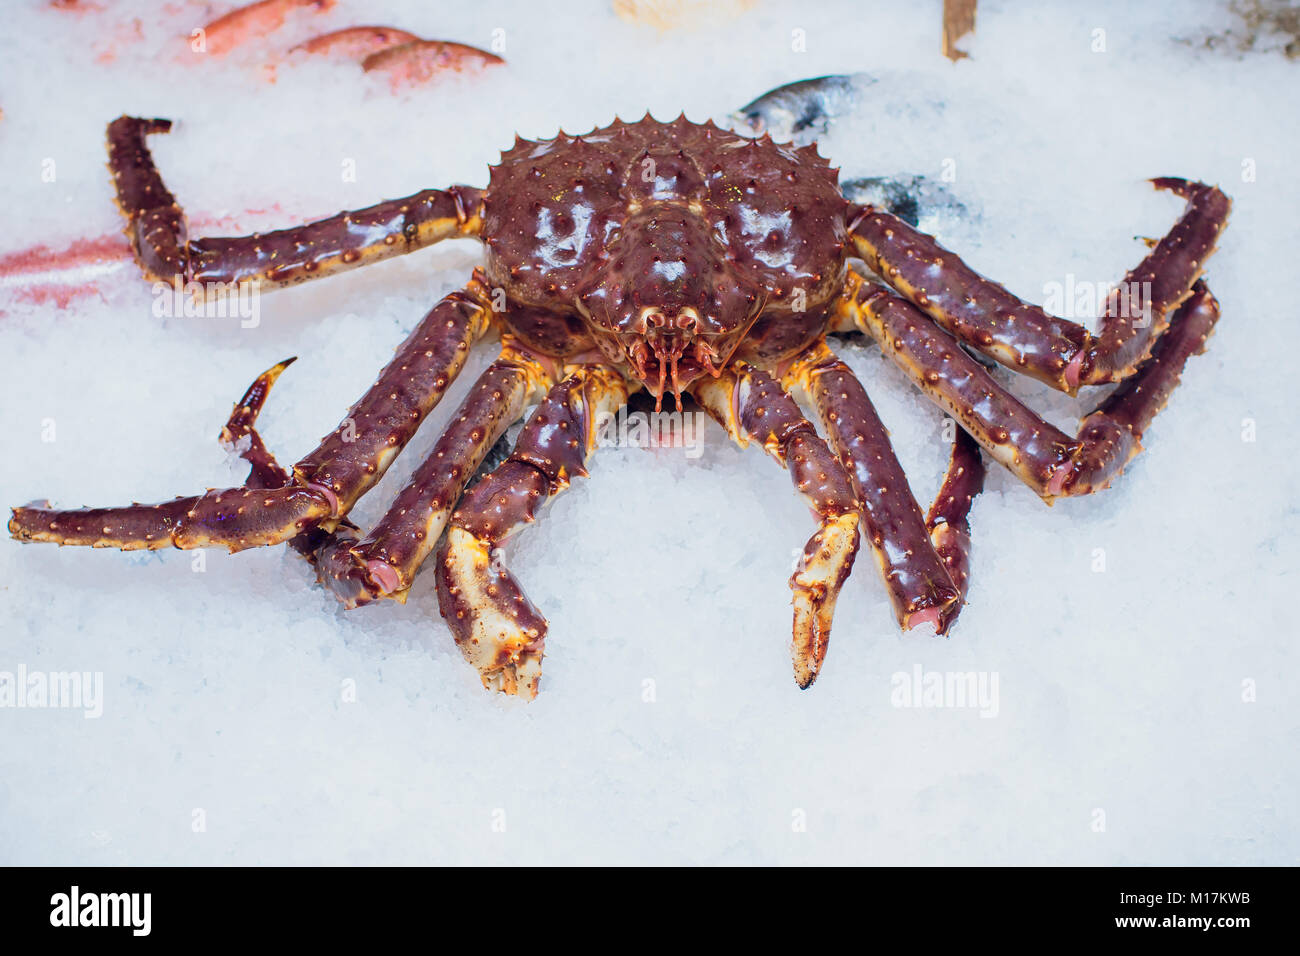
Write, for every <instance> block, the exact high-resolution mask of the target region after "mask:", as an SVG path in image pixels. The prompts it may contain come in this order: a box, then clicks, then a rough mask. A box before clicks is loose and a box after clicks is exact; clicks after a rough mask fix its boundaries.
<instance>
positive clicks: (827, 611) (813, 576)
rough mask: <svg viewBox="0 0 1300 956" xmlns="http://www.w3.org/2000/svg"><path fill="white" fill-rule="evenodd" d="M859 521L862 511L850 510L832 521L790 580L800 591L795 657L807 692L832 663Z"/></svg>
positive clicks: (815, 538) (799, 678) (816, 536)
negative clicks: (839, 601)
mask: <svg viewBox="0 0 1300 956" xmlns="http://www.w3.org/2000/svg"><path fill="white" fill-rule="evenodd" d="M858 517H859V516H858V514H857V512H848V513H846V514H842V515H839V516H838V517H834V518H830V519H829V520H827V522H826V523H825V524H824V525H822V527H821V528H819V529H818V530H817V533H816V534H814V535H813V536H812V538H811V539H809V541H808V544H807V546H806V547H805V548H804V552H803V557H801V558H800V559H799V567H798V568H797V569H796V570H795V573H794V575H793V576H792V577H791V578H790V590H791V591H793V592H794V637H793V639H792V641H791V643H790V657H791V659H792V660H793V662H794V679H795V683H796V684H798V685H799V687H800V688H801V689H803V690H807V689H808V688H809V687H811V686H812V683H813V681H815V680H816V679H817V675H818V674H819V673H820V672H821V668H822V661H824V660H825V659H826V648H827V646H828V645H829V643H830V636H831V618H832V617H834V615H835V599H836V598H837V597H839V593H840V586H841V585H842V584H843V583H844V580H845V579H846V578H847V577H848V576H849V571H850V570H852V568H853V556H854V555H855V554H857V551H858V537H859V536H858Z"/></svg>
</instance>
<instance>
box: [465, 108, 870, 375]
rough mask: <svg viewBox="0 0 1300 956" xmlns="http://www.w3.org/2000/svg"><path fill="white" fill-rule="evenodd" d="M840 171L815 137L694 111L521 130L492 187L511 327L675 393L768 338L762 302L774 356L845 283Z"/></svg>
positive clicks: (488, 235) (491, 231)
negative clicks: (745, 131)
mask: <svg viewBox="0 0 1300 956" xmlns="http://www.w3.org/2000/svg"><path fill="white" fill-rule="evenodd" d="M838 178H839V172H838V170H836V169H834V168H832V167H831V166H830V165H829V164H828V163H827V162H826V160H825V159H823V158H822V157H821V156H820V155H819V154H818V153H817V150H816V148H815V147H811V146H810V147H802V148H794V147H790V146H782V145H779V144H777V143H774V142H772V141H771V140H770V139H768V138H766V137H764V138H761V139H746V138H744V137H742V136H738V135H736V134H735V133H731V132H728V131H727V130H723V129H719V128H718V127H717V126H715V125H713V124H712V123H706V124H703V125H699V124H695V123H691V122H689V121H688V120H686V119H685V118H684V117H683V118H679V119H677V120H675V121H673V122H671V123H660V122H658V121H656V120H654V119H651V118H650V117H649V116H647V117H646V118H645V119H642V120H640V121H639V122H636V123H625V122H622V121H615V122H614V123H613V124H611V125H610V126H607V127H604V128H603V129H597V130H594V131H592V132H591V133H589V134H587V135H585V136H567V135H564V134H560V135H559V136H557V137H556V138H555V139H551V140H543V141H540V142H533V141H531V140H523V139H517V140H516V142H515V145H514V147H513V148H512V149H510V150H509V151H507V152H505V153H504V154H502V157H501V162H500V163H499V164H498V165H496V166H494V167H492V172H491V179H490V181H489V183H488V187H487V190H486V192H485V194H484V196H483V233H482V235H483V238H484V240H485V242H486V243H487V249H488V255H487V264H486V271H487V275H488V279H489V281H490V282H491V283H492V284H494V285H496V286H497V287H499V288H502V289H504V290H505V293H506V296H507V297H508V298H509V300H510V302H511V303H512V306H520V307H522V309H521V310H519V311H518V312H516V310H515V309H513V308H512V310H511V316H510V324H511V326H512V328H513V329H514V331H516V332H517V333H518V334H519V335H520V337H521V338H522V339H523V340H524V341H525V342H526V343H527V344H529V345H532V346H534V347H536V348H539V349H543V348H544V349H545V350H546V351H547V352H549V353H551V354H554V352H555V350H556V346H557V343H558V342H561V341H562V342H565V343H568V347H567V351H569V353H570V354H571V355H572V354H579V353H581V352H582V351H584V350H591V349H598V350H599V352H600V353H601V354H603V355H604V356H605V357H606V358H608V359H610V360H612V361H619V362H623V361H626V362H627V363H628V364H629V366H630V367H631V368H633V369H635V370H636V372H637V375H638V377H639V378H640V379H641V380H642V381H643V382H645V383H646V385H647V386H648V387H649V388H650V390H651V391H652V392H653V393H655V394H656V396H658V397H659V398H660V399H662V395H663V393H664V389H665V387H666V386H668V385H671V390H672V391H673V392H674V393H675V394H676V395H678V396H679V397H680V394H681V392H682V390H683V389H685V388H687V387H688V386H689V385H690V383H691V382H692V381H694V380H695V379H696V378H698V377H699V376H700V375H702V374H704V373H706V372H715V371H717V370H718V369H721V368H722V367H724V366H725V365H726V364H727V362H728V361H729V360H730V359H731V357H732V356H733V353H735V351H736V349H737V347H738V346H739V345H740V344H741V342H742V340H745V341H746V345H747V347H752V346H754V345H758V346H759V347H760V348H761V347H762V346H763V345H764V344H766V343H767V341H768V336H766V335H761V334H759V335H756V334H754V333H756V332H761V331H763V330H762V329H758V330H756V329H753V328H752V327H753V325H754V323H755V321H756V320H758V318H759V316H760V313H761V315H762V322H763V328H764V329H779V330H780V334H779V335H778V336H776V339H777V341H773V342H772V343H771V345H772V346H773V347H774V348H775V351H776V352H777V353H789V354H794V353H795V352H797V351H799V350H800V349H801V348H803V347H804V346H806V345H807V344H808V342H809V341H810V340H811V339H812V338H814V337H815V336H816V335H817V333H818V331H819V328H818V323H817V321H816V320H814V319H811V318H810V320H809V321H807V322H801V321H796V322H794V323H793V328H792V327H791V323H790V322H789V321H788V320H790V319H791V317H792V316H810V317H811V316H817V315H821V314H824V306H825V304H826V303H827V302H828V301H829V300H830V298H831V297H832V296H833V295H834V294H835V293H836V292H837V291H838V289H839V287H840V284H841V280H842V278H843V274H844V268H845V263H846V251H845V250H846V247H847V242H846V229H845V224H846V219H847V216H846V209H847V202H846V201H845V199H844V198H843V196H841V195H840V191H839V187H838ZM516 314H518V315H519V317H520V318H521V319H522V321H518V322H516V321H514V319H515V316H516ZM530 318H531V319H534V321H529V319H530ZM579 319H580V320H581V321H578V320H579ZM560 322H563V323H564V327H563V328H559V327H556V324H557V323H560ZM791 333H793V334H791Z"/></svg>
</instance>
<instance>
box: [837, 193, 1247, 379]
mask: <svg viewBox="0 0 1300 956" xmlns="http://www.w3.org/2000/svg"><path fill="white" fill-rule="evenodd" d="M1152 183H1153V184H1154V185H1155V187H1156V188H1157V189H1168V190H1170V191H1172V192H1173V193H1175V194H1176V195H1178V196H1181V197H1183V198H1184V199H1186V200H1187V208H1186V210H1185V211H1184V212H1183V215H1182V217H1181V218H1180V219H1179V220H1178V222H1177V223H1175V224H1174V227H1173V228H1172V229H1170V230H1169V233H1168V234H1167V235H1166V236H1165V237H1164V238H1163V239H1161V240H1160V241H1159V242H1157V243H1156V244H1155V245H1154V246H1153V248H1152V249H1151V252H1150V253H1149V254H1148V255H1147V257H1146V258H1145V259H1143V260H1142V263H1141V264H1140V265H1139V266H1138V267H1137V268H1136V269H1134V270H1133V271H1132V272H1130V273H1129V274H1128V275H1127V276H1125V277H1124V281H1123V282H1122V283H1121V284H1120V286H1119V287H1118V288H1117V290H1116V291H1115V292H1113V293H1112V294H1111V295H1110V296H1109V297H1108V299H1107V303H1106V308H1105V310H1104V311H1103V313H1102V316H1101V324H1100V327H1099V331H1098V332H1097V334H1096V335H1094V334H1092V333H1090V332H1089V331H1088V330H1087V329H1085V328H1084V327H1083V326H1081V325H1078V324H1076V323H1074V322H1069V321H1067V320H1065V319H1059V318H1057V317H1056V316H1053V315H1049V314H1048V313H1047V312H1044V311H1043V310H1042V309H1040V308H1039V307H1037V306H1034V305H1029V304H1028V303H1026V302H1024V301H1022V300H1021V299H1019V298H1017V297H1016V296H1014V295H1012V294H1011V293H1010V292H1008V291H1007V290H1006V289H1004V288H1002V286H1000V285H998V284H996V283H994V282H990V281H989V280H988V279H985V278H983V277H982V276H980V275H979V274H977V273H976V272H975V271H974V270H973V269H971V268H970V267H969V266H968V265H966V264H965V263H964V262H962V261H961V260H960V259H959V258H958V257H957V256H955V255H954V254H953V253H951V252H949V251H948V250H946V249H944V248H943V247H942V246H940V245H939V244H938V243H937V242H935V241H934V239H932V238H931V237H930V236H926V235H924V234H922V233H920V232H918V231H916V230H915V229H913V228H912V227H911V226H909V225H908V224H907V223H905V222H903V221H902V220H901V219H899V218H897V217H896V216H893V215H890V214H889V213H887V212H882V211H880V210H878V209H875V208H874V207H872V206H865V207H863V208H862V209H861V210H859V212H858V214H857V216H856V217H855V219H854V220H853V224H852V226H851V233H852V236H853V242H854V246H855V247H856V249H857V252H858V255H860V256H861V257H862V258H863V259H864V260H865V261H866V263H867V265H868V266H869V267H870V268H871V269H872V271H873V272H875V273H876V274H877V275H879V276H880V277H881V278H882V279H884V280H885V281H886V282H888V283H889V284H890V285H891V286H893V287H894V288H895V289H897V290H898V292H899V293H900V294H902V295H903V296H905V297H906V298H907V299H908V300H909V301H910V302H912V303H913V304H914V305H916V306H917V307H918V308H920V309H921V310H922V311H923V312H925V313H926V314H927V315H929V316H930V318H932V319H934V320H935V321H936V322H937V323H939V325H941V326H942V327H943V328H944V329H946V330H947V331H948V332H950V333H952V334H953V335H955V336H957V338H959V339H961V340H962V341H963V342H966V343H967V344H969V345H971V346H974V347H975V348H977V349H979V350H980V351H981V352H983V353H984V354H985V355H987V356H989V357H990V358H992V359H994V360H996V361H998V362H1001V363H1002V364H1003V365H1005V366H1007V367H1008V368H1010V369H1013V370H1015V371H1017V372H1023V373H1024V374H1026V375H1029V376H1032V377H1033V378H1036V379H1038V380H1040V381H1042V382H1046V383H1047V384H1048V385H1051V386H1052V387H1053V388H1057V389H1060V390H1061V391H1064V392H1069V393H1070V394H1073V393H1074V392H1075V391H1076V390H1077V389H1078V387H1079V386H1080V385H1101V384H1105V383H1107V382H1119V381H1122V380H1124V379H1125V378H1127V377H1128V376H1130V375H1132V374H1133V372H1134V371H1135V370H1136V369H1137V368H1138V366H1139V365H1141V364H1142V363H1143V362H1144V361H1145V360H1146V358H1147V357H1148V356H1149V355H1150V354H1151V349H1152V347H1153V346H1154V344H1155V342H1156V340H1157V339H1158V338H1159V337H1160V335H1161V334H1162V333H1163V332H1164V331H1165V329H1167V328H1168V327H1169V321H1170V320H1169V316H1170V315H1171V314H1172V313H1173V312H1174V310H1175V309H1177V307H1178V306H1179V305H1181V304H1182V303H1183V301H1184V300H1186V299H1187V297H1188V296H1189V295H1190V294H1191V291H1192V285H1193V283H1195V282H1196V280H1197V279H1198V278H1199V277H1200V275H1201V272H1202V269H1203V267H1204V265H1205V260H1206V259H1207V258H1209V256H1210V253H1212V252H1213V251H1214V248H1215V243H1216V242H1217V241H1218V238H1219V234H1220V233H1221V232H1222V231H1223V228H1224V226H1225V225H1226V224H1227V221H1228V210H1229V207H1230V206H1231V202H1230V200H1229V199H1228V197H1227V196H1225V195H1224V194H1223V193H1222V192H1220V191H1219V190H1218V189H1217V188H1216V187H1213V186H1207V185H1206V184H1204V183H1193V182H1188V181H1187V180H1184V179H1174V178H1169V177H1166V178H1162V179H1154V180H1152Z"/></svg>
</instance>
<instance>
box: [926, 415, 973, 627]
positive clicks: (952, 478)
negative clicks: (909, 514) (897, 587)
mask: <svg viewBox="0 0 1300 956" xmlns="http://www.w3.org/2000/svg"><path fill="white" fill-rule="evenodd" d="M983 490H984V459H983V458H982V457H981V456H980V446H979V443H978V442H976V441H975V439H974V438H972V437H971V436H970V435H968V434H967V433H966V432H965V431H964V430H963V429H961V428H958V429H957V435H956V437H955V438H954V439H953V443H952V455H951V456H950V457H949V459H948V471H947V473H946V474H945V475H944V479H943V485H942V487H940V488H939V494H938V495H936V496H935V499H934V504H932V505H930V513H929V514H928V515H926V516H925V526H926V528H927V529H928V530H929V532H930V544H931V545H932V546H933V547H934V550H935V552H936V553H937V554H938V555H939V557H940V559H942V561H943V564H944V567H945V568H947V569H948V578H949V580H951V581H952V583H953V585H954V586H955V587H956V588H957V592H958V594H959V595H960V596H961V600H962V601H965V600H966V590H967V588H968V586H969V584H970V522H969V521H968V520H967V516H968V515H969V514H970V506H971V502H973V501H974V500H975V496H976V495H978V494H979V493H980V492H981V491H983ZM960 610H961V603H960V602H958V603H957V604H954V605H952V607H951V609H950V610H949V612H948V616H947V617H945V618H943V619H942V620H941V621H940V628H941V630H940V633H942V632H943V630H946V629H947V628H948V627H950V626H951V625H952V622H953V621H954V620H956V618H957V614H958V612H959V611H960Z"/></svg>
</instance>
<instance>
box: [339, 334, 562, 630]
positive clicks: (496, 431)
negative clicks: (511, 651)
mask: <svg viewBox="0 0 1300 956" xmlns="http://www.w3.org/2000/svg"><path fill="white" fill-rule="evenodd" d="M549 384H551V381H550V379H549V378H548V376H547V375H546V373H545V371H544V370H543V369H542V367H541V366H540V365H539V364H538V363H537V362H535V361H533V360H532V359H530V358H529V357H528V356H527V355H525V354H524V353H522V352H520V351H518V350H516V349H514V348H513V347H511V346H509V345H507V346H506V347H505V348H503V349H502V353H501V356H500V357H499V358H498V359H497V360H496V361H495V362H493V363H492V365H491V366H490V367H489V368H488V369H487V371H485V372H484V373H483V374H482V375H481V376H479V379H478V381H477V382H475V383H474V387H473V388H472V389H471V390H470V393H469V395H468V397H466V399H465V402H464V404H462V405H461V407H460V410H459V411H458V412H457V413H456V417H455V419H454V420H453V421H452V423H451V425H449V426H448V428H447V430H446V431H445V432H443V434H442V437H441V438H439V439H438V443H437V444H436V445H435V446H434V448H433V451H432V452H431V453H430V455H429V457H428V458H427V459H425V461H424V464H422V465H421V466H420V467H419V469H417V470H416V472H415V475H414V476H413V477H412V478H411V481H410V483H409V484H408V485H407V486H406V487H405V488H404V489H403V490H402V492H401V493H400V494H399V495H398V496H397V499H396V500H395V501H394V502H393V505H392V507H391V508H389V509H388V513H387V514H386V515H384V517H383V518H382V519H381V520H380V522H379V523H378V524H377V525H375V527H374V530H372V531H371V532H370V533H369V534H368V535H366V537H365V538H364V539H362V540H360V541H357V540H355V536H354V537H353V538H352V539H350V540H349V539H342V538H340V539H339V540H337V541H334V542H331V543H330V544H328V545H326V546H325V547H323V548H321V549H320V551H319V553H318V554H317V560H318V562H319V571H320V577H321V581H322V583H323V584H325V585H326V586H327V587H328V588H330V590H332V591H333V592H334V594H335V596H336V597H338V599H339V600H340V601H341V602H342V603H343V605H344V607H348V608H354V607H357V606H358V605H361V604H368V603H370V602H371V601H374V600H377V599H379V598H384V597H392V598H396V599H397V600H399V601H403V602H404V601H405V600H406V593H407V589H409V588H410V586H411V582H412V580H413V579H414V578H415V575H416V572H417V571H418V570H419V569H420V565H421V564H423V562H424V559H425V558H426V557H428V555H429V552H430V551H432V550H433V548H434V546H435V545H436V544H437V543H438V539H439V537H441V535H442V531H443V528H444V527H445V526H446V524H447V519H448V518H449V517H450V516H451V511H452V508H454V507H455V505H456V502H457V500H458V499H459V498H460V496H461V492H462V491H463V490H464V488H465V484H466V482H468V481H469V480H470V478H471V477H473V475H474V473H475V472H476V471H477V470H478V467H479V465H481V464H482V463H483V458H484V456H486V455H487V453H488V450H489V449H491V447H492V446H493V445H494V444H496V441H497V439H499V438H500V437H501V436H502V435H503V434H504V433H505V431H506V429H507V428H508V427H510V425H511V424H513V423H514V422H516V421H518V420H519V418H520V417H521V416H522V415H523V413H524V408H525V407H526V406H527V405H529V404H531V403H535V402H537V401H538V400H540V399H541V398H542V396H543V395H544V394H545V391H546V386H547V385H549Z"/></svg>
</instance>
